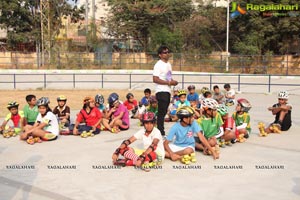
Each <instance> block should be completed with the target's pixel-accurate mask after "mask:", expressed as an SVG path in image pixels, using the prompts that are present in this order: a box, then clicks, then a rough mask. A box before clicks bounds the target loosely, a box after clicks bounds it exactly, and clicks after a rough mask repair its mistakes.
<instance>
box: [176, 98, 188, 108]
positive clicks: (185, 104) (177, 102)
mask: <svg viewBox="0 0 300 200" xmlns="http://www.w3.org/2000/svg"><path fill="white" fill-rule="evenodd" d="M175 106H176V108H180V107H181V106H191V103H190V102H189V101H188V100H185V101H184V102H183V103H182V102H181V101H176V103H175Z"/></svg>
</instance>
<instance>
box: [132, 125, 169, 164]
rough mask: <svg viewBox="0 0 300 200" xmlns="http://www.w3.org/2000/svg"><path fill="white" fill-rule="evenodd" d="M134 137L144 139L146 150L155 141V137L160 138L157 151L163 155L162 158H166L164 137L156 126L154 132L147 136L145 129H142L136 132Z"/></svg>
mask: <svg viewBox="0 0 300 200" xmlns="http://www.w3.org/2000/svg"><path fill="white" fill-rule="evenodd" d="M134 137H135V138H136V139H138V140H143V145H144V146H143V148H144V149H145V150H146V149H147V148H148V147H149V146H150V145H151V144H152V142H153V139H155V138H157V139H158V140H159V142H158V144H157V148H156V150H155V152H157V153H158V154H159V155H161V156H162V159H164V158H165V149H164V145H163V138H162V136H161V133H160V131H159V130H158V129H157V128H156V127H154V128H153V130H152V132H151V133H150V134H149V135H148V136H146V135H145V129H141V130H139V131H138V132H136V133H135V134H134Z"/></svg>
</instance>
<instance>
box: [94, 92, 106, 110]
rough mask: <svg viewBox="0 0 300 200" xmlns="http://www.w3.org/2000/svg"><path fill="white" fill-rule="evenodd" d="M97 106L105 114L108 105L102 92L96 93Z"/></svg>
mask: <svg viewBox="0 0 300 200" xmlns="http://www.w3.org/2000/svg"><path fill="white" fill-rule="evenodd" d="M95 106H96V107H97V108H98V109H99V111H100V112H101V113H102V114H103V115H105V113H106V107H105V105H104V97H103V95H102V94H96V96H95Z"/></svg>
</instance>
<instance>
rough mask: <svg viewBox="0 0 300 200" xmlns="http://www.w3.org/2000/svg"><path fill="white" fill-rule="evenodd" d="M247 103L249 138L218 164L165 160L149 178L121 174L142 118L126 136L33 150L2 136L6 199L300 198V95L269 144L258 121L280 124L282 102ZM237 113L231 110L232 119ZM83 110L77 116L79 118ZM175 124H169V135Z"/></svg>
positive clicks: (135, 172)
mask: <svg viewBox="0 0 300 200" xmlns="http://www.w3.org/2000/svg"><path fill="white" fill-rule="evenodd" d="M240 97H243V98H247V99H248V100H249V101H250V102H251V103H252V109H251V110H250V115H251V124H252V134H251V135H250V138H249V139H248V140H247V141H246V142H245V143H242V144H241V143H236V144H234V145H233V146H232V147H226V148H222V149H221V154H220V159H218V160H213V159H212V157H211V156H204V155H203V154H202V152H197V153H196V158H197V162H196V163H195V164H191V165H189V166H186V165H183V164H181V163H180V162H172V161H170V160H165V161H164V162H163V164H162V166H161V167H157V168H153V169H152V170H151V171H150V172H145V171H142V170H140V169H135V168H134V167H124V168H122V167H121V168H115V167H114V166H113V165H112V162H111V156H112V153H113V152H114V150H115V149H116V148H117V147H118V146H119V145H120V144H121V142H122V141H123V140H124V139H127V138H129V137H130V136H132V135H133V134H134V133H135V132H136V131H137V130H139V129H140V127H138V125H137V124H138V121H137V120H136V119H132V120H131V128H130V129H129V130H127V131H124V132H121V133H119V134H111V133H109V132H106V131H104V132H102V133H100V135H97V136H95V137H93V138H91V137H89V138H86V139H83V138H80V137H75V136H60V137H59V138H58V139H57V140H56V141H52V142H43V143H41V144H35V145H28V144H27V143H26V142H23V141H19V139H18V138H17V137H16V138H10V139H4V138H2V137H1V138H0V199H1V200H44V199H45V200H50V199H55V200H99V199H105V200H106V199H108V200H110V199H112V200H115V199H118V200H123V199H124V200H141V199H149V200H150V199H151V200H152V199H165V200H168V199H172V200H173V199H178V200H181V199H187V200H190V199H243V200H253V199H259V200H260V199H261V200H269V199H272V200H296V199H300V170H299V169H300V145H299V142H300V134H299V132H300V118H299V116H300V111H299V107H300V101H299V100H300V98H299V96H298V95H291V96H290V100H289V102H290V103H291V104H292V105H293V110H292V120H293V125H292V127H291V129H290V130H289V131H287V132H283V133H282V134H271V135H269V136H268V137H264V138H261V137H259V136H258V129H257V123H258V122H260V121H262V122H264V123H270V122H272V121H273V120H274V116H272V115H271V113H270V112H269V111H267V107H269V106H272V105H273V104H274V103H276V102H277V96H276V95H275V94H273V95H266V94H249V93H241V94H238V95H237V98H240ZM234 109H235V107H234V106H232V107H230V111H231V113H232V112H233V110H234ZM76 112H77V111H72V118H73V119H74V118H75V115H76ZM2 120H3V119H2ZM2 120H1V121H2ZM172 124H173V123H165V127H166V130H167V131H168V130H169V129H170V127H171V126H172ZM135 145H137V146H139V145H140V142H139V141H137V142H136V144H135V143H134V144H133V146H135Z"/></svg>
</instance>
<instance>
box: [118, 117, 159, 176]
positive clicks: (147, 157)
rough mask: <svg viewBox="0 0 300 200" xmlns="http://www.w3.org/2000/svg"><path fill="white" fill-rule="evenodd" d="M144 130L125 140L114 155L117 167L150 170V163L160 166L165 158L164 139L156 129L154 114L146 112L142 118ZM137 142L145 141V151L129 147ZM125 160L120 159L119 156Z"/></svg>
mask: <svg viewBox="0 0 300 200" xmlns="http://www.w3.org/2000/svg"><path fill="white" fill-rule="evenodd" d="M141 122H142V124H143V126H144V128H143V129H141V130H139V131H138V132H136V133H135V134H134V135H133V136H132V137H130V138H129V139H127V140H124V141H123V142H122V144H121V145H120V146H119V147H118V148H117V149H116V151H115V152H114V153H113V155H112V160H113V163H114V164H115V165H124V166H125V165H126V166H133V165H134V166H137V167H141V166H142V169H145V170H149V169H150V167H149V163H151V162H154V163H155V164H160V163H161V162H162V161H163V159H164V157H165V150H164V146H163V138H162V136H161V134H160V131H159V130H158V129H157V128H156V127H155V123H156V117H155V114H154V113H153V112H145V113H143V114H142V116H141ZM136 140H142V141H143V147H142V149H143V150H137V149H133V148H131V147H129V145H130V144H132V143H133V142H135V141H136ZM120 154H121V155H122V156H123V157H124V158H125V159H119V160H118V158H119V155H120Z"/></svg>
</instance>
